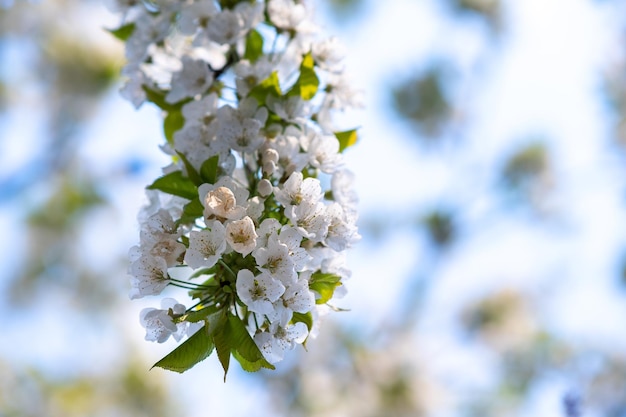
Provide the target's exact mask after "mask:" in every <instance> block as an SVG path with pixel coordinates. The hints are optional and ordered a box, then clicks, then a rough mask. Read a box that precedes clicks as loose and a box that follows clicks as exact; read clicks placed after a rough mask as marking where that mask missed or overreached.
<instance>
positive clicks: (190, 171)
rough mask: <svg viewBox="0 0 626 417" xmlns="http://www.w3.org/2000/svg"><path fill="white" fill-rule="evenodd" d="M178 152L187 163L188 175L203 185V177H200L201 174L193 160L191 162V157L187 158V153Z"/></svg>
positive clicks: (194, 181)
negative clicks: (192, 163) (192, 162)
mask: <svg viewBox="0 0 626 417" xmlns="http://www.w3.org/2000/svg"><path fill="white" fill-rule="evenodd" d="M176 154H177V155H178V156H179V157H180V159H181V160H182V161H183V164H185V169H186V170H187V176H189V179H190V180H191V181H192V182H193V183H194V184H196V185H202V178H200V174H198V171H196V168H194V166H193V165H191V162H189V159H187V157H186V156H185V154H184V153H181V152H178V151H176Z"/></svg>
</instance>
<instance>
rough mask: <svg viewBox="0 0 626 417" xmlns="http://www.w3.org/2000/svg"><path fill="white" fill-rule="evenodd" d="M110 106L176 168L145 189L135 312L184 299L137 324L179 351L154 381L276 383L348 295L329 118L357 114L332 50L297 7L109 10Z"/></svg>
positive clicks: (351, 135) (339, 147)
mask: <svg viewBox="0 0 626 417" xmlns="http://www.w3.org/2000/svg"><path fill="white" fill-rule="evenodd" d="M115 7H116V9H117V10H118V11H120V12H121V13H122V14H123V22H122V25H121V26H120V27H119V28H118V29H116V30H113V31H112V33H113V34H114V35H116V36H117V37H118V38H120V39H122V40H124V41H125V42H126V59H127V64H126V66H125V68H124V70H123V75H124V76H125V77H126V83H125V85H124V87H123V90H122V93H123V94H124V96H125V97H127V98H128V99H129V100H130V101H131V102H133V103H134V104H135V105H136V106H140V105H141V104H142V103H144V102H146V101H147V102H151V103H153V104H155V105H157V106H158V107H159V108H160V109H161V110H162V111H163V114H164V133H165V137H166V140H167V142H166V144H165V145H163V147H162V149H163V150H164V151H165V152H166V153H168V154H170V155H171V157H172V163H171V164H170V165H168V166H167V167H165V168H164V169H163V173H164V174H163V176H161V177H159V178H157V179H156V180H155V181H154V182H153V183H152V184H151V185H150V186H148V187H147V188H148V196H149V198H150V204H149V205H147V206H146V207H144V208H143V209H142V211H141V213H140V216H139V220H140V223H141V232H140V243H139V245H137V246H135V247H133V248H132V249H131V253H130V257H131V265H130V274H131V275H132V278H131V286H132V288H131V291H130V296H131V298H133V299H134V298H140V297H144V296H156V295H160V294H162V292H163V291H164V290H165V289H166V287H179V288H182V289H185V290H187V294H188V296H190V297H191V299H192V302H191V303H189V306H188V307H187V306H185V305H184V304H181V303H179V302H178V301H177V300H175V299H173V298H165V299H163V300H162V303H161V308H148V309H144V310H143V311H142V312H141V323H142V324H143V326H144V327H145V328H146V339H147V340H152V341H157V342H164V341H166V340H168V339H169V337H170V336H172V337H173V338H174V339H176V340H177V341H180V340H183V339H184V338H186V339H185V340H184V341H183V342H182V343H180V344H179V345H178V346H177V348H176V349H175V350H174V351H173V352H171V353H170V354H169V355H167V356H166V357H164V358H163V359H162V360H161V361H159V362H157V364H156V366H159V367H162V368H165V369H170V370H174V371H178V372H183V371H185V370H187V369H189V368H190V367H191V366H193V365H195V364H196V363H197V362H199V361H201V360H203V359H205V358H206V357H208V356H209V355H210V354H211V352H212V351H213V350H216V351H217V356H218V358H219V360H220V362H221V363H222V365H223V367H224V370H225V371H226V372H227V370H228V366H229V361H230V357H231V354H232V356H233V357H234V358H235V359H237V360H238V361H239V363H240V364H241V365H242V367H243V368H244V369H246V370H248V371H256V370H258V369H260V368H262V367H265V368H271V369H273V368H274V366H273V364H275V363H276V362H278V361H280V360H282V359H283V357H284V354H285V351H287V350H289V349H292V348H293V347H294V346H295V345H296V344H303V343H305V342H306V340H307V339H308V338H311V337H314V336H315V335H316V333H317V331H318V329H319V321H320V317H321V315H322V314H323V313H324V312H326V311H327V310H328V309H331V308H335V309H336V307H334V306H333V304H332V299H333V298H337V297H340V296H342V295H343V294H344V293H345V286H344V281H345V280H346V279H347V278H349V276H350V271H349V270H348V269H347V268H346V265H345V250H346V249H347V248H349V247H350V246H351V245H352V244H353V243H355V242H356V241H357V240H358V239H359V234H358V232H357V227H356V221H357V209H356V203H357V197H356V195H355V193H354V190H353V188H352V187H353V185H352V184H353V175H352V174H351V173H350V172H349V171H347V170H346V169H344V167H343V165H344V163H343V155H342V152H343V150H344V149H345V148H347V147H348V146H351V145H352V144H354V143H355V142H356V131H355V130H347V131H337V129H335V128H334V126H333V115H334V114H335V113H336V112H337V111H341V110H344V109H346V108H350V107H354V106H356V105H359V103H360V97H359V95H358V93H357V92H355V91H354V90H353V89H351V88H350V86H349V84H348V83H347V82H346V76H345V74H344V68H343V65H342V52H341V48H340V46H339V45H338V43H337V41H336V40H335V39H334V38H330V39H319V37H318V35H317V28H316V27H315V26H314V25H313V24H312V23H311V20H310V14H311V12H310V10H309V9H308V8H307V5H306V4H304V3H302V2H297V1H294V0H269V1H258V0H239V1H238V0H220V1H214V0H143V1H137V0H117V2H116V4H115Z"/></svg>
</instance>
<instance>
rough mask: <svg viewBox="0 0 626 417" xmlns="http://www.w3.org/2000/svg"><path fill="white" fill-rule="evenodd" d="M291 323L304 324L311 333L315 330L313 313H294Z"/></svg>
mask: <svg viewBox="0 0 626 417" xmlns="http://www.w3.org/2000/svg"><path fill="white" fill-rule="evenodd" d="M291 321H292V322H294V323H304V324H306V327H307V329H309V331H311V329H312V328H313V314H311V312H310V311H309V312H307V313H298V312H297V311H294V312H293V316H292V317H291Z"/></svg>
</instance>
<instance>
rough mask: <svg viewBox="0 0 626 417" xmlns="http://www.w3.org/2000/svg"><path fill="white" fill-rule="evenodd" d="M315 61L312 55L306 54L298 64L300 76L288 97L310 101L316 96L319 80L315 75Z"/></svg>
mask: <svg viewBox="0 0 626 417" xmlns="http://www.w3.org/2000/svg"><path fill="white" fill-rule="evenodd" d="M314 67H315V61H314V60H313V55H311V53H310V52H309V53H307V54H306V55H304V57H303V59H302V64H300V76H299V77H298V80H297V81H296V83H295V84H294V85H293V86H292V87H291V89H290V90H289V92H288V93H287V95H288V96H296V95H299V96H300V97H302V99H303V100H311V99H312V98H313V97H315V94H317V89H318V88H319V85H320V79H319V78H318V77H317V74H316V73H315V69H314Z"/></svg>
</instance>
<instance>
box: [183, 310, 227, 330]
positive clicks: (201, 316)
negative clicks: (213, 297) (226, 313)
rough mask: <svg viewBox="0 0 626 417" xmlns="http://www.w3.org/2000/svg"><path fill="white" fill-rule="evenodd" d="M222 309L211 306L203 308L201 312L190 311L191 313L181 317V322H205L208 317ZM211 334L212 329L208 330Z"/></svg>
mask: <svg viewBox="0 0 626 417" xmlns="http://www.w3.org/2000/svg"><path fill="white" fill-rule="evenodd" d="M221 308H222V307H216V306H214V305H213V306H209V307H205V308H202V309H200V310H194V311H190V312H189V313H187V314H185V315H183V316H181V317H180V319H179V322H183V321H188V322H191V323H197V322H199V321H202V320H205V319H206V318H207V316H209V315H211V314H215V313H217V312H219V311H220V310H221ZM208 330H209V333H210V332H211V329H210V327H209V328H208Z"/></svg>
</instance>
